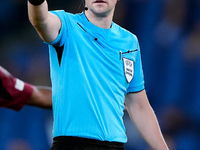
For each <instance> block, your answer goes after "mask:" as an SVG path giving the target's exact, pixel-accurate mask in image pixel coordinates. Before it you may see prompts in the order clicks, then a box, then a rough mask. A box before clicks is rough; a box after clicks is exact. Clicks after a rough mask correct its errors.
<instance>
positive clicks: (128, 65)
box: [123, 58, 134, 83]
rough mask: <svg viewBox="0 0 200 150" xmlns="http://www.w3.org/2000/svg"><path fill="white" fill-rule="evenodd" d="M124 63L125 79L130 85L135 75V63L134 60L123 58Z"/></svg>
mask: <svg viewBox="0 0 200 150" xmlns="http://www.w3.org/2000/svg"><path fill="white" fill-rule="evenodd" d="M123 62H124V73H125V77H126V80H127V82H128V83H130V82H131V80H132V79H133V75H134V63H133V60H130V59H127V58H123Z"/></svg>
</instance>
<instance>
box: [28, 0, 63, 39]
mask: <svg viewBox="0 0 200 150" xmlns="http://www.w3.org/2000/svg"><path fill="white" fill-rule="evenodd" d="M28 16H29V20H30V22H31V24H32V25H33V27H34V28H35V29H36V31H37V32H38V34H39V36H40V37H41V39H42V40H43V41H45V42H47V43H51V42H53V41H54V40H55V39H56V38H57V36H58V34H59V30H60V28H61V21H60V19H59V18H58V17H57V16H56V15H54V14H52V13H50V12H49V11H48V5H47V1H46V0H29V1H28Z"/></svg>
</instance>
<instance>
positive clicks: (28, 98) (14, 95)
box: [0, 66, 52, 110]
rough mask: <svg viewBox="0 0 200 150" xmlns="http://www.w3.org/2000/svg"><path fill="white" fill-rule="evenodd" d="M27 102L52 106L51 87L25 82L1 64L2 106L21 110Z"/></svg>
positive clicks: (0, 93) (0, 88) (45, 106)
mask: <svg viewBox="0 0 200 150" xmlns="http://www.w3.org/2000/svg"><path fill="white" fill-rule="evenodd" d="M26 104H27V105H32V106H37V107H41V108H51V106H52V99H51V88H49V87H37V86H33V85H31V84H28V83H26V82H23V81H21V80H19V79H17V78H15V77H13V76H12V75H11V74H10V73H9V72H8V71H7V70H6V69H4V68H3V67H1V66H0V107H6V108H10V109H13V110H20V109H21V108H22V107H23V106H24V105H26Z"/></svg>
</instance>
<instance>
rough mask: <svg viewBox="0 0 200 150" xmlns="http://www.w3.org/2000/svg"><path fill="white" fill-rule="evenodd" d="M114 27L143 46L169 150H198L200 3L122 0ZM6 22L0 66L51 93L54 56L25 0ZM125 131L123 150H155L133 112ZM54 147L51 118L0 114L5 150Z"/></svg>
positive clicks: (0, 143)
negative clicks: (138, 128) (32, 21)
mask: <svg viewBox="0 0 200 150" xmlns="http://www.w3.org/2000/svg"><path fill="white" fill-rule="evenodd" d="M48 3H49V9H50V10H55V9H64V10H66V11H69V12H73V13H76V12H81V11H82V10H83V7H81V8H80V9H79V4H80V0H70V1H69V0H58V1H53V0H48ZM114 21H115V22H116V23H118V24H119V25H121V26H122V27H124V28H126V29H128V30H129V31H131V32H132V33H134V34H136V35H137V37H138V39H139V42H140V47H141V53H142V61H143V70H144V75H145V82H146V83H145V85H146V91H147V94H148V97H149V101H150V103H151V105H152V107H153V109H154V111H155V113H156V115H157V117H158V120H159V123H160V126H161V129H162V132H163V134H164V137H165V139H166V141H167V143H168V145H169V147H170V149H174V150H199V149H200V145H199V141H200V1H199V0H120V1H119V2H118V4H117V8H116V12H115V17H114ZM0 22H1V23H0V31H1V32H0V34H1V37H0V65H1V66H3V67H5V68H6V69H7V70H8V71H10V72H11V73H12V74H13V75H14V76H16V77H18V78H20V79H22V80H24V81H26V82H29V83H32V84H35V85H47V86H50V85H51V84H50V79H49V56H48V55H49V53H48V48H47V45H45V44H43V42H42V41H41V39H40V38H39V36H38V34H37V33H36V32H35V30H34V29H33V27H32V26H31V24H30V23H29V20H28V15H27V2H26V0H6V1H5V0H4V1H0ZM124 123H125V126H126V129H127V130H126V132H127V135H128V142H127V143H126V144H125V150H150V148H149V147H148V146H147V144H146V143H145V142H144V141H143V140H142V138H141V137H140V135H139V134H138V132H137V131H136V129H135V128H134V126H133V125H132V122H131V121H130V119H129V117H128V115H127V112H125V115H124ZM152 136H153V135H152ZM51 143H52V112H51V110H43V109H39V108H33V107H30V106H25V107H24V108H23V109H22V110H21V111H20V112H15V111H13V110H8V109H4V108H0V150H48V149H50V147H51Z"/></svg>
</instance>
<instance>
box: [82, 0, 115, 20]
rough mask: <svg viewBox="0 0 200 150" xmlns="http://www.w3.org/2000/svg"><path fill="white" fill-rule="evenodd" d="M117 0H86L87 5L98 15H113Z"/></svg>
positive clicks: (89, 9)
mask: <svg viewBox="0 0 200 150" xmlns="http://www.w3.org/2000/svg"><path fill="white" fill-rule="evenodd" d="M116 3H117V0H85V6H86V7H88V11H91V12H92V13H94V14H95V15H97V16H101V17H103V16H105V17H106V16H107V15H110V14H111V15H113V13H114V10H115V6H116Z"/></svg>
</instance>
